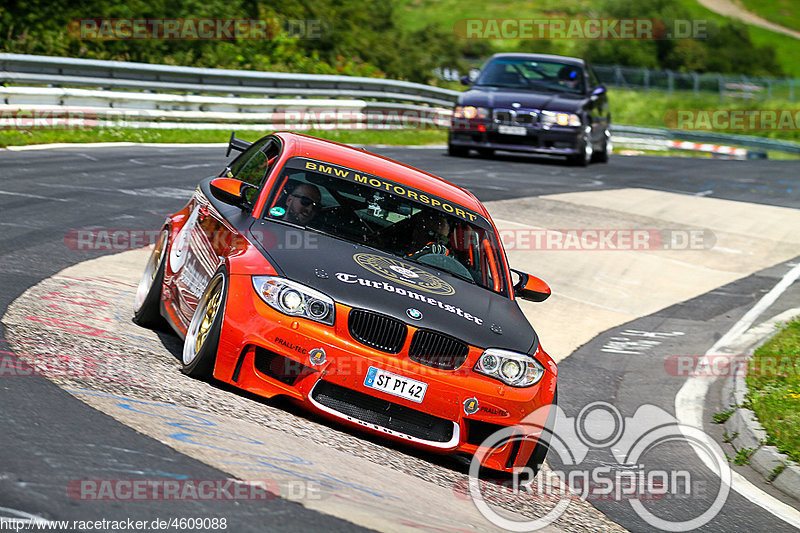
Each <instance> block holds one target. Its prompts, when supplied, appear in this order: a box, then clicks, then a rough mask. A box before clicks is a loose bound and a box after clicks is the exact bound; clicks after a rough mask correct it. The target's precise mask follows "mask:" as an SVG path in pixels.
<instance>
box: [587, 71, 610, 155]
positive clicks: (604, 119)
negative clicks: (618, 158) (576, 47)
mask: <svg viewBox="0 0 800 533" xmlns="http://www.w3.org/2000/svg"><path fill="white" fill-rule="evenodd" d="M586 74H587V78H586V79H587V85H588V87H587V92H588V98H589V101H590V103H591V107H592V137H593V139H592V140H593V141H594V142H596V143H600V142H602V141H603V137H604V136H605V131H606V129H607V128H608V127H609V122H610V120H609V118H610V115H611V113H610V111H609V107H608V95H607V94H606V92H603V93H602V94H599V95H596V96H592V92H593V91H594V90H595V89H596V88H598V87H601V86H602V83H600V79H599V78H598V77H597V74H596V73H595V71H594V69H593V68H592V66H591V65H588V64H587V65H586Z"/></svg>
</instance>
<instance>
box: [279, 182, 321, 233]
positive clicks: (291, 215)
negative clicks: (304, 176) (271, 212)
mask: <svg viewBox="0 0 800 533" xmlns="http://www.w3.org/2000/svg"><path fill="white" fill-rule="evenodd" d="M321 200H322V195H320V193H319V188H318V187H317V186H316V185H312V184H310V183H300V184H299V185H297V186H296V187H295V188H294V189H292V192H290V193H289V195H288V196H287V197H286V214H285V215H283V219H284V220H286V221H287V222H291V223H293V224H299V225H301V226H305V225H306V224H308V223H309V222H311V221H312V220H314V217H315V216H317V212H319V208H320V201H321Z"/></svg>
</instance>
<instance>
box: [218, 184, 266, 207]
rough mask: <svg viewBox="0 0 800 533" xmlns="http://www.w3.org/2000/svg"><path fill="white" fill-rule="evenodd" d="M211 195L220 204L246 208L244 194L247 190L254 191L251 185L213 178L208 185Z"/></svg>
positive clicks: (246, 203) (246, 202)
mask: <svg viewBox="0 0 800 533" xmlns="http://www.w3.org/2000/svg"><path fill="white" fill-rule="evenodd" d="M209 188H210V189H211V194H213V195H214V198H216V199H217V200H219V201H220V202H224V203H226V204H230V205H235V206H236V207H247V205H248V203H249V202H248V201H247V199H246V198H245V194H246V192H247V190H248V189H255V187H253V186H252V185H250V184H248V183H245V182H243V181H239V180H236V179H233V178H215V179H213V180H211V183H210V184H209Z"/></svg>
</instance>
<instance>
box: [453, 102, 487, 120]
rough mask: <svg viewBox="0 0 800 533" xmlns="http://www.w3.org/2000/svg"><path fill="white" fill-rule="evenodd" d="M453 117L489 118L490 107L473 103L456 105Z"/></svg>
mask: <svg viewBox="0 0 800 533" xmlns="http://www.w3.org/2000/svg"><path fill="white" fill-rule="evenodd" d="M453 118H466V119H471V118H481V119H488V118H489V108H487V107H474V106H471V105H468V106H456V108H455V109H454V110H453Z"/></svg>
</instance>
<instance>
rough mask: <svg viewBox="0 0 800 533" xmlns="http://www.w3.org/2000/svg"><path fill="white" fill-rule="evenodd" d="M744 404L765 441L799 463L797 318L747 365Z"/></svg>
mask: <svg viewBox="0 0 800 533" xmlns="http://www.w3.org/2000/svg"><path fill="white" fill-rule="evenodd" d="M747 386H748V389H749V392H748V400H749V403H750V406H751V407H752V409H753V411H755V413H756V416H758V420H759V422H761V425H762V426H764V429H765V430H766V431H767V433H768V434H769V441H770V442H772V443H774V444H775V445H776V446H777V447H778V449H779V450H781V451H783V452H785V453H787V454H788V455H789V456H790V457H791V458H792V459H794V460H795V461H798V460H800V317H795V319H794V320H791V321H789V322H787V323H785V324H783V325H782V327H781V328H780V330H779V331H778V333H776V334H775V336H774V337H772V338H771V339H770V340H769V341H767V343H766V344H764V345H763V346H761V347H760V348H759V349H758V350H756V352H755V354H754V355H753V359H752V361H750V365H749V370H748V375H747Z"/></svg>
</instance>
